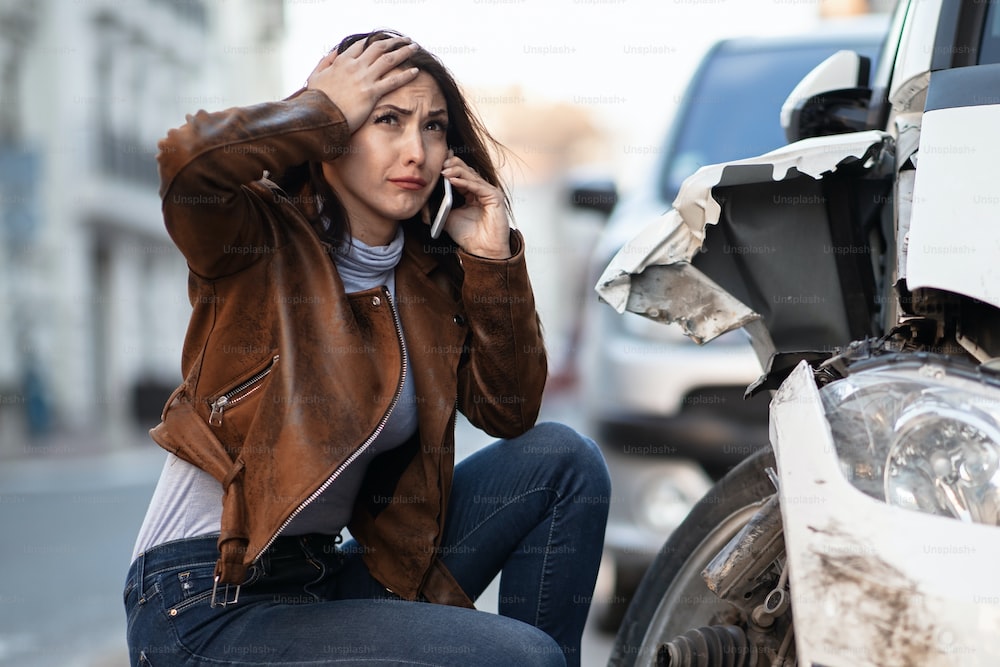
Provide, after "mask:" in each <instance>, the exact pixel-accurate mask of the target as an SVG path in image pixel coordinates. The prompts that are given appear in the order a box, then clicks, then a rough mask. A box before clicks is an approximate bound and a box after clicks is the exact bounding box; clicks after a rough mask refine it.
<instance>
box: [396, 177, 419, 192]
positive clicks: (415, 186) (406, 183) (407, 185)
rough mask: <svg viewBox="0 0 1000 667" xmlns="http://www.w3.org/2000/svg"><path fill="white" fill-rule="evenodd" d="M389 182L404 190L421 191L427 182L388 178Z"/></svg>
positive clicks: (416, 179) (414, 179)
mask: <svg viewBox="0 0 1000 667" xmlns="http://www.w3.org/2000/svg"><path fill="white" fill-rule="evenodd" d="M389 182H390V183H394V184H396V185H398V186H399V187H401V188H403V189H404V190H422V189H423V188H424V187H425V186H426V185H427V181H425V180H424V179H422V178H390V179H389Z"/></svg>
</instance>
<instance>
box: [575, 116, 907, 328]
mask: <svg viewBox="0 0 1000 667" xmlns="http://www.w3.org/2000/svg"><path fill="white" fill-rule="evenodd" d="M889 140H890V137H889V135H888V134H886V133H884V132H878V131H870V132H857V133H852V134H845V135H837V136H830V137H817V138H813V139H805V140H803V141H799V142H796V143H794V144H791V145H789V146H785V147H782V148H779V149H778V150H775V151H771V152H770V153H765V154H764V155H761V156H759V157H755V158H748V159H744V160H736V161H733V162H727V163H723V164H717V165H710V166H706V167H703V168H701V169H699V170H698V171H697V172H695V173H694V174H693V175H692V176H691V177H689V178H688V179H687V180H686V181H684V184H683V185H682V186H681V189H680V192H679V194H678V195H677V198H676V199H675V200H674V208H673V209H672V210H671V211H669V212H668V213H667V214H666V215H665V216H663V217H662V218H660V219H658V220H656V221H655V222H654V223H653V224H651V225H649V226H648V227H647V228H646V229H644V230H643V231H642V232H641V233H640V234H639V235H638V236H636V237H635V238H634V239H633V240H632V241H630V242H628V243H627V244H625V246H624V247H623V248H622V249H621V250H620V251H619V252H618V254H617V255H615V257H614V259H612V261H611V263H610V264H609V265H608V267H607V268H606V269H605V271H604V274H603V275H602V276H601V278H600V280H599V281H598V284H597V286H596V287H595V289H596V290H597V292H598V294H599V295H600V296H601V298H602V299H604V300H605V301H606V302H607V303H609V304H610V305H611V306H612V307H614V308H615V309H616V310H617V311H618V312H624V311H625V310H626V309H627V310H633V311H634V312H640V313H641V314H644V315H647V316H649V314H648V312H646V311H648V310H650V304H655V305H654V306H653V307H652V310H654V311H655V314H656V316H655V317H654V318H653V319H657V320H662V321H666V322H679V323H681V324H682V326H684V328H685V332H686V333H688V334H689V335H691V336H692V337H693V338H695V340H697V341H698V342H707V341H708V340H711V339H712V337H714V336H716V335H718V334H720V333H722V332H725V331H728V330H731V329H735V328H738V327H740V326H743V325H744V324H746V323H747V322H750V321H754V320H755V319H758V318H759V316H756V317H755V315H756V313H754V312H753V311H752V310H751V309H750V308H749V307H747V306H746V305H745V304H743V303H740V302H739V301H738V300H736V299H735V298H733V297H731V295H727V296H729V299H728V300H724V299H723V298H722V297H721V296H720V295H718V294H716V293H715V291H716V290H718V291H723V292H724V290H722V288H721V287H719V286H718V285H716V284H715V283H713V282H712V281H710V280H709V279H708V278H707V277H706V276H704V275H703V274H701V272H699V271H696V270H694V269H693V267H692V268H691V269H690V270H688V269H685V270H684V271H683V272H677V273H676V274H674V275H673V276H671V278H672V279H674V278H676V279H679V280H681V281H691V282H692V284H691V285H689V286H684V285H676V286H673V287H672V290H673V291H672V296H663V295H660V296H658V297H654V296H653V295H651V294H650V292H649V289H648V287H647V286H645V284H643V285H642V286H639V287H638V288H637V287H636V284H635V283H636V281H635V277H636V276H639V275H641V274H642V273H643V272H644V271H646V270H647V269H648V268H649V267H652V266H669V265H674V264H680V263H688V264H689V263H690V262H691V259H692V258H693V257H694V256H695V254H696V253H697V252H698V251H699V249H700V248H701V247H702V245H703V244H704V241H705V233H706V227H707V226H708V225H714V224H717V223H718V222H719V218H720V216H721V214H722V209H721V207H720V205H719V203H718V202H717V201H716V200H715V199H714V197H713V196H712V191H713V189H714V188H715V187H716V186H718V185H726V186H734V185H744V184H746V185H752V184H754V183H760V182H761V174H760V172H761V167H764V168H769V174H770V177H771V180H772V181H783V180H785V179H787V178H794V177H799V176H803V175H805V176H809V177H812V178H813V179H817V180H818V179H820V178H822V177H823V175H824V174H828V173H830V172H833V171H835V170H836V169H837V168H838V167H839V166H840V165H842V164H844V163H845V162H858V161H864V162H866V163H872V164H874V162H875V160H874V156H875V155H877V154H878V153H879V151H880V149H881V147H882V146H883V145H885V144H886V142H888V141H889ZM765 178H766V176H765ZM633 290H637V292H638V294H637V296H636V300H635V301H632V299H631V297H630V293H631V292H632V291H633ZM692 294H694V295H700V296H701V297H702V298H709V299H710V305H708V306H706V305H705V304H704V303H701V302H699V301H697V300H696V299H692V298H690V296H691V295H692ZM675 299H676V300H675ZM631 304H636V305H635V307H633V306H632V305H631ZM636 308H638V310H636Z"/></svg>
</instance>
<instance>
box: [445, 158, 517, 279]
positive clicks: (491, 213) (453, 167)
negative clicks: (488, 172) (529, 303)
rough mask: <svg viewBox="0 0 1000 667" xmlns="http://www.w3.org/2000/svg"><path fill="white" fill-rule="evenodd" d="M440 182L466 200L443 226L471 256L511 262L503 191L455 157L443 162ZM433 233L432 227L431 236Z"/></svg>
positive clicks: (446, 217)
mask: <svg viewBox="0 0 1000 667" xmlns="http://www.w3.org/2000/svg"><path fill="white" fill-rule="evenodd" d="M441 178H443V179H445V181H446V183H447V185H450V186H452V187H454V188H455V189H456V190H457V191H458V193H459V194H461V195H462V197H463V198H464V199H465V204H463V205H462V206H460V207H457V208H452V209H451V212H450V213H448V214H446V216H445V220H443V221H442V223H441V224H442V225H446V226H447V229H448V235H449V236H451V238H452V239H454V241H455V243H457V244H458V246H459V247H460V248H462V250H464V251H465V252H467V253H469V254H471V255H477V256H479V257H487V258H490V259H507V258H509V257H510V222H509V220H508V218H507V209H506V207H505V206H504V196H503V191H501V190H500V188H498V187H496V186H494V185H491V184H490V183H487V182H486V181H485V180H483V178H482V177H480V176H479V174H477V173H476V172H475V171H474V170H473V169H472V168H471V167H469V165H467V164H465V162H463V161H462V159H461V158H458V157H455V156H454V155H452V154H449V156H448V158H447V159H446V160H445V161H444V169H442V171H441ZM447 185H446V187H447ZM445 192H446V193H447V190H445ZM447 198H448V197H447V194H446V196H445V199H447ZM442 208H443V206H442ZM439 212H440V210H439ZM433 232H434V230H433V226H432V228H431V234H432V235H433ZM435 238H436V237H435Z"/></svg>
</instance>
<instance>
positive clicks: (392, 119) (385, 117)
mask: <svg viewBox="0 0 1000 667" xmlns="http://www.w3.org/2000/svg"><path fill="white" fill-rule="evenodd" d="M379 123H385V124H387V125H397V124H398V123H399V118H397V117H396V114H394V113H386V114H382V115H381V116H378V117H376V118H375V124H376V125H377V124H379Z"/></svg>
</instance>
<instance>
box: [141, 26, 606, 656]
mask: <svg viewBox="0 0 1000 667" xmlns="http://www.w3.org/2000/svg"><path fill="white" fill-rule="evenodd" d="M488 141H489V136H488V134H486V133H485V131H484V130H483V129H482V127H481V126H480V125H479V124H478V122H477V121H476V120H475V119H474V117H473V116H472V114H471V113H470V111H469V109H468V107H467V105H466V103H465V101H464V99H463V97H462V95H461V93H460V91H459V89H458V87H457V85H456V84H455V82H454V81H453V79H452V77H451V75H450V74H449V73H448V72H447V70H445V68H444V67H443V66H442V65H441V64H440V63H439V62H438V61H437V60H436V59H435V58H434V57H433V56H431V55H430V54H429V53H427V52H426V51H424V50H423V49H421V48H420V47H419V46H417V45H415V44H413V43H412V42H410V40H409V39H407V38H404V37H401V36H398V35H396V34H394V33H387V32H377V33H372V34H368V35H355V36H352V37H349V38H347V39H345V40H344V41H343V42H342V43H341V44H340V45H339V46H338V47H337V49H335V50H334V51H333V52H331V53H330V54H329V55H328V56H327V57H325V58H324V59H323V60H321V61H320V63H319V64H318V65H317V67H316V68H315V70H314V71H313V72H312V74H311V75H310V76H309V79H308V82H307V85H306V86H305V88H304V89H303V90H301V91H299V92H298V93H296V94H295V95H293V96H292V97H290V98H288V99H286V100H283V101H281V102H275V103H264V104H259V105H255V106H251V107H245V108H236V109H229V110H226V111H223V112H219V113H206V112H199V113H197V114H195V115H194V116H189V117H188V122H187V123H186V124H185V125H184V126H182V127H181V128H179V129H176V130H172V131H170V132H169V133H168V134H167V137H166V138H165V139H164V140H163V141H161V143H160V153H159V155H158V161H159V164H160V175H161V196H162V198H163V215H164V220H165V223H166V226H167V230H168V232H169V233H170V235H171V238H172V239H173V240H174V242H175V243H176V245H177V247H178V248H179V249H180V251H181V252H182V253H183V254H184V256H185V258H186V259H187V262H188V266H189V268H190V279H189V293H190V298H191V302H192V305H193V311H192V315H191V322H190V325H189V328H188V334H187V337H186V340H185V344H184V352H183V358H182V367H183V368H182V369H183V373H184V378H185V379H184V382H183V383H182V384H181V386H180V387H178V389H177V390H176V391H175V392H174V394H173V395H172V396H171V397H170V399H169V400H168V402H167V406H166V407H165V409H164V413H163V420H162V422H161V423H160V424H159V425H158V426H157V427H156V428H154V429H153V430H152V431H151V435H152V437H153V439H154V440H155V441H156V442H157V443H158V444H159V445H160V446H161V447H163V448H165V449H166V450H168V451H169V452H170V454H169V455H168V460H167V463H166V466H165V467H164V471H163V474H162V476H161V478H160V481H159V483H158V485H157V488H156V491H155V493H154V496H153V499H152V501H151V503H150V507H149V510H148V512H147V516H146V519H145V521H144V523H143V526H142V529H141V530H140V534H139V537H138V540H137V543H136V549H135V553H134V554H133V562H132V566H131V568H130V571H129V575H128V579H127V583H126V588H125V605H126V610H127V613H128V641H129V646H130V654H131V659H132V663H133V664H134V665H136V664H153V665H160V664H203V663H209V662H212V663H220V662H221V663H238V664H268V665H275V664H287V665H296V664H323V663H325V662H330V663H334V662H353V661H358V662H365V663H368V664H374V663H380V662H382V663H392V662H406V663H407V664H435V665H437V664H455V665H470V664H487V665H488V664H496V665H515V664H516V665H529V664H532V665H533V664H544V665H550V664H566V663H568V664H578V662H579V647H580V639H581V634H582V631H583V625H584V621H585V619H586V615H587V609H588V606H589V601H590V595H591V591H592V589H593V585H594V581H595V578H596V570H597V565H598V561H599V558H600V551H601V545H602V542H603V533H604V525H605V520H606V517H607V502H608V495H609V481H608V476H607V470H606V467H605V465H604V462H603V459H602V458H601V456H600V454H599V452H598V450H597V448H596V447H595V446H594V444H593V443H592V442H591V441H589V440H587V439H585V438H582V437H581V436H579V435H577V434H576V433H575V432H573V431H572V430H570V429H568V428H566V427H564V426H560V425H557V424H540V425H535V419H536V417H537V414H538V410H539V405H540V402H541V394H542V388H543V384H544V381H545V376H546V363H545V353H544V347H543V343H542V338H541V331H540V326H539V323H538V319H537V316H536V314H535V310H534V299H533V296H532V292H531V287H530V284H529V282H528V276H527V272H526V269H525V265H524V251H523V244H522V239H521V236H520V234H519V233H517V232H516V231H513V230H511V229H510V227H509V224H508V218H507V210H508V206H507V198H506V195H505V193H504V191H503V189H502V188H501V185H500V180H499V178H498V176H497V171H496V169H495V167H494V165H493V163H492V160H491V158H490V154H489V152H488V145H489V144H488ZM439 178H446V179H448V180H449V181H450V182H451V184H452V186H453V187H454V190H455V192H456V193H457V195H458V196H459V197H460V198H461V199H463V200H464V204H463V205H461V206H457V207H456V208H455V209H453V210H452V211H451V213H450V215H449V216H448V217H447V220H446V223H445V227H444V230H445V234H443V235H442V236H441V238H440V239H439V240H436V239H432V238H431V236H430V234H429V231H428V226H427V221H428V220H430V219H431V218H432V217H433V214H434V213H435V210H434V209H435V208H436V205H437V201H431V199H432V193H433V192H434V190H435V185H436V182H437V180H438V179H439ZM456 410H461V411H462V412H463V414H465V415H466V416H467V417H468V419H469V420H470V421H471V422H472V423H473V424H475V425H476V426H478V427H480V428H482V429H483V430H485V431H487V432H488V433H490V434H492V435H494V436H496V437H499V438H503V440H500V441H498V442H497V443H495V444H493V445H491V446H489V447H486V448H484V449H482V450H480V451H478V452H476V453H475V454H473V455H471V456H470V457H468V458H467V459H465V460H463V461H462V462H461V463H460V464H459V465H458V466H457V467H456V466H454V425H455V414H456ZM345 527H346V528H347V529H348V530H349V531H350V533H351V535H352V536H353V538H355V539H354V540H352V541H351V542H349V543H347V544H340V533H341V531H342V529H344V528H345ZM501 571H502V577H501V584H500V586H501V591H500V601H499V612H500V615H494V614H486V613H482V612H477V611H475V610H474V609H472V607H473V603H472V600H474V599H475V598H476V597H477V596H478V595H479V594H480V593H482V591H483V590H484V588H485V587H486V586H487V585H488V584H489V582H490V581H492V579H493V578H494V577H495V576H496V574H497V573H498V572H501ZM428 603H432V604H428Z"/></svg>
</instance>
